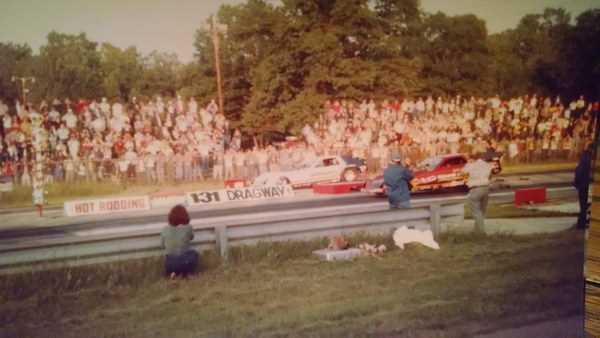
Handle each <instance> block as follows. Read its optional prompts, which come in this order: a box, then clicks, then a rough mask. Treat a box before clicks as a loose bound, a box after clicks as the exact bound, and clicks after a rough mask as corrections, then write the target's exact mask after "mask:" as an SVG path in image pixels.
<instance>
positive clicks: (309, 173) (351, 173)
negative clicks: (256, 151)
mask: <svg viewBox="0 0 600 338" xmlns="http://www.w3.org/2000/svg"><path fill="white" fill-rule="evenodd" d="M364 169H365V166H364V161H363V160H361V159H358V158H350V157H342V156H322V157H319V158H317V159H316V160H314V161H311V162H307V163H304V165H302V166H301V167H300V168H297V169H293V170H286V171H274V172H268V173H264V174H261V175H259V176H258V177H257V178H255V179H254V181H253V185H254V186H261V185H277V184H289V185H291V186H292V187H294V188H298V187H307V186H311V185H313V184H315V183H320V182H340V181H345V182H354V181H356V180H358V179H359V178H360V176H361V175H362V174H363V172H364Z"/></svg>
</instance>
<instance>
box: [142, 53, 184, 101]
mask: <svg viewBox="0 0 600 338" xmlns="http://www.w3.org/2000/svg"><path fill="white" fill-rule="evenodd" d="M142 67H143V76H142V79H141V80H140V91H141V93H142V94H144V95H146V96H153V95H166V96H175V95H176V93H177V89H178V88H177V74H178V73H179V71H180V69H181V67H182V64H181V62H179V59H178V58H177V55H176V54H173V53H161V52H158V51H153V52H152V53H150V54H149V55H148V56H146V57H144V58H143V61H142Z"/></svg>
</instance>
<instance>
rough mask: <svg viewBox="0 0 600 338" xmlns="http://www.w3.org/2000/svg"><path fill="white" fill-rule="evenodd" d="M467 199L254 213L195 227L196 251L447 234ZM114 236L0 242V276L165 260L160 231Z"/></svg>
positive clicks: (154, 226)
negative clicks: (404, 230)
mask: <svg viewBox="0 0 600 338" xmlns="http://www.w3.org/2000/svg"><path fill="white" fill-rule="evenodd" d="M464 202H465V198H464V197H453V198H447V197H446V198H439V199H435V200H429V201H427V202H424V203H423V202H422V203H421V204H419V203H418V202H417V203H415V205H414V206H413V207H412V208H410V209H399V210H389V207H388V205H387V202H375V203H366V204H361V205H352V206H342V207H339V206H336V207H324V208H312V209H301V210H289V211H280V212H269V213H253V214H246V215H242V216H240V215H234V216H223V217H213V218H208V219H201V220H196V221H193V222H192V226H193V228H194V234H195V236H194V237H195V238H194V241H193V243H192V244H193V246H195V247H196V248H198V249H200V250H207V249H213V250H214V249H216V250H217V251H218V252H219V253H220V255H221V257H223V259H227V253H228V252H229V248H230V247H231V246H236V245H243V244H253V243H256V242H259V241H285V240H307V239H311V238H318V237H324V236H330V235H336V234H352V233H356V232H367V233H390V232H391V231H392V230H393V229H395V228H397V227H399V226H400V225H410V226H413V227H414V228H415V229H431V230H432V231H433V233H434V236H436V237H437V236H439V235H440V234H441V233H444V232H445V231H447V225H448V222H450V221H452V222H462V219H463V217H464ZM162 225H164V223H160V224H158V223H156V224H147V225H146V227H147V228H148V229H147V230H139V231H135V232H120V233H118V234H111V235H92V236H86V237H76V236H73V235H71V236H62V237H60V238H56V237H55V238H46V239H40V238H31V239H17V240H15V239H10V240H0V273H11V272H18V271H29V270H32V269H52V268H58V267H64V266H76V265H85V264H92V263H98V262H107V261H115V260H125V259H133V258H141V257H150V256H157V255H161V254H162V249H161V248H160V239H159V233H160V227H161V226H162Z"/></svg>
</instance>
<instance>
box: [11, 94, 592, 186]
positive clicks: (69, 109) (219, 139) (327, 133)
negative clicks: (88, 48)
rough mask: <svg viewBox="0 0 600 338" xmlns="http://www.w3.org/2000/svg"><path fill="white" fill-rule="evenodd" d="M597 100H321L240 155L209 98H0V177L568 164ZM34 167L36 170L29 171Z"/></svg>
mask: <svg viewBox="0 0 600 338" xmlns="http://www.w3.org/2000/svg"><path fill="white" fill-rule="evenodd" d="M597 113H598V103H589V102H586V100H585V98H584V97H579V98H578V99H576V100H573V101H572V102H569V103H563V102H562V101H561V99H560V98H558V97H557V98H549V97H538V96H536V95H533V96H522V97H516V98H511V99H508V100H501V99H500V98H499V97H498V96H495V97H491V98H487V99H486V98H475V97H471V98H463V97H460V96H457V97H451V98H442V97H438V98H433V97H431V96H430V97H418V98H416V99H412V98H406V99H403V100H394V101H387V100H384V101H382V102H378V103H376V102H375V101H374V100H363V101H362V102H355V101H350V100H334V101H327V102H325V103H324V107H323V110H322V112H321V114H320V116H319V119H318V121H316V122H315V123H314V124H306V125H305V126H304V128H303V129H302V131H301V134H302V135H301V137H299V138H298V141H296V142H293V141H292V142H290V141H288V142H281V143H277V144H275V143H274V144H267V145H264V146H263V145H260V146H259V145H258V144H257V143H256V142H254V143H253V146H252V147H249V148H243V147H242V134H241V132H240V130H238V129H233V128H231V126H230V122H229V121H228V120H227V118H226V117H225V116H224V115H223V114H222V113H221V112H220V111H219V109H218V106H217V104H216V103H215V101H214V100H213V101H211V102H210V103H209V104H208V105H206V106H205V107H202V106H200V105H199V104H198V103H197V102H196V101H195V99H194V98H190V99H186V100H184V99H183V98H182V97H180V96H177V97H175V98H169V99H164V98H162V97H160V96H157V97H155V98H153V99H151V100H147V101H143V100H139V101H138V100H137V99H136V98H133V99H132V100H131V101H130V102H126V103H121V102H120V101H119V100H114V101H112V102H109V101H108V100H107V99H106V98H102V99H100V100H92V101H86V100H79V101H76V102H71V101H69V100H68V99H67V100H64V101H59V100H56V99H55V100H52V101H50V102H46V101H43V102H41V103H40V104H38V105H32V104H25V105H23V104H20V103H18V102H17V104H16V105H15V107H9V106H7V105H6V104H5V103H3V102H1V101H0V170H1V174H2V175H4V176H12V177H13V179H14V182H16V183H18V184H23V185H31V180H32V179H31V172H32V170H33V168H34V165H35V162H36V161H38V162H39V161H40V158H38V157H37V156H36V154H42V156H41V161H42V162H43V165H42V168H43V177H44V180H45V182H46V183H48V182H53V181H65V182H69V183H71V182H78V181H103V180H115V181H124V180H132V181H140V182H144V183H163V182H185V181H198V180H204V179H206V178H210V177H211V178H213V179H215V180H223V179H230V178H246V179H251V178H253V177H256V176H257V175H259V174H261V173H263V172H267V171H277V170H288V169H293V168H298V167H300V166H302V164H303V163H305V162H307V161H311V160H314V159H316V158H317V157H318V156H322V155H328V156H329V155H345V156H354V157H359V158H362V159H365V160H366V163H367V169H368V172H369V173H372V174H374V173H380V172H381V171H382V169H383V168H384V167H385V166H386V165H387V163H388V161H389V158H390V156H391V154H392V153H393V152H399V153H400V154H401V156H403V157H406V158H410V160H411V161H412V162H413V163H418V162H419V161H421V160H423V159H425V158H427V157H429V156H434V155H440V154H446V153H475V154H477V153H485V152H487V151H490V150H493V151H499V152H502V153H504V157H503V160H504V161H507V162H511V163H525V162H532V161H540V160H549V159H553V160H557V159H571V160H574V159H576V158H577V156H578V154H579V153H580V152H581V151H582V149H583V147H584V144H585V142H586V141H587V140H589V139H590V138H591V137H592V134H593V132H594V130H595V128H596V123H597V120H596V117H597ZM38 165H39V164H38Z"/></svg>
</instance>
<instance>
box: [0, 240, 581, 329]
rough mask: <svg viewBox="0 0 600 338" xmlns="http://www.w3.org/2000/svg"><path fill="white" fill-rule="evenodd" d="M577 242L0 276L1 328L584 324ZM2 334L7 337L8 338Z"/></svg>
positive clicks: (265, 248) (290, 254) (263, 251)
mask: <svg viewBox="0 0 600 338" xmlns="http://www.w3.org/2000/svg"><path fill="white" fill-rule="evenodd" d="M582 237H583V236H582V234H581V233H579V232H574V231H570V232H563V233H559V234H553V235H537V236H524V237H515V236H509V235H499V236H489V237H486V236H476V235H457V234H450V235H446V236H445V237H443V238H442V240H441V246H442V249H441V250H439V251H434V250H430V249H427V248H425V247H422V246H420V245H410V246H409V247H408V248H407V249H406V250H404V251H401V250H399V249H395V248H393V246H392V245H391V244H392V243H391V239H390V238H389V236H386V237H372V236H357V237H353V238H352V242H353V243H354V244H356V243H358V242H361V241H369V242H371V243H385V244H386V245H388V247H389V248H391V249H392V250H390V251H389V252H387V253H386V254H385V255H384V256H383V257H382V258H373V257H362V258H359V259H356V260H354V261H352V262H337V263H328V262H321V261H318V260H317V259H315V258H313V257H312V256H311V251H312V250H313V249H316V248H321V247H323V246H325V244H326V240H325V239H322V240H316V241H311V242H287V243H274V244H269V243H262V244H259V245H257V246H246V247H241V248H234V249H233V251H232V252H231V254H230V257H231V260H230V261H229V263H227V264H222V263H221V262H220V261H219V259H218V258H217V257H216V255H215V254H214V253H212V252H211V253H206V254H204V255H203V269H202V273H201V274H200V275H199V276H198V277H197V278H192V279H188V280H179V281H177V282H175V283H171V282H169V281H167V280H165V279H164V278H162V277H161V267H160V264H161V262H160V260H159V259H146V260H138V261H132V262H121V263H114V264H108V265H98V266H94V267H86V268H77V269H67V270H62V271H53V272H42V273H35V274H21V275H12V276H2V277H0V290H1V291H0V328H1V327H5V328H6V327H10V328H11V329H10V330H11V331H10V332H8V333H9V334H12V335H14V336H19V337H29V336H44V337H83V336H85V337H166V336H169V337H238V336H239V337H257V336H265V337H287V336H293V337H334V336H338V337H353V336H354V337H369V336H371V337H381V336H397V337H468V336H472V335H473V334H474V333H476V332H479V331H481V330H485V329H493V328H498V326H517V325H521V324H524V323H526V322H527V321H531V320H539V319H554V318H558V317H562V316H570V315H574V314H578V315H581V314H582V311H583V309H582V305H581V304H582V302H583V298H582V297H583V289H582V284H583V279H582V262H583V238H582ZM1 333H2V332H1V329H0V334H1Z"/></svg>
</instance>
